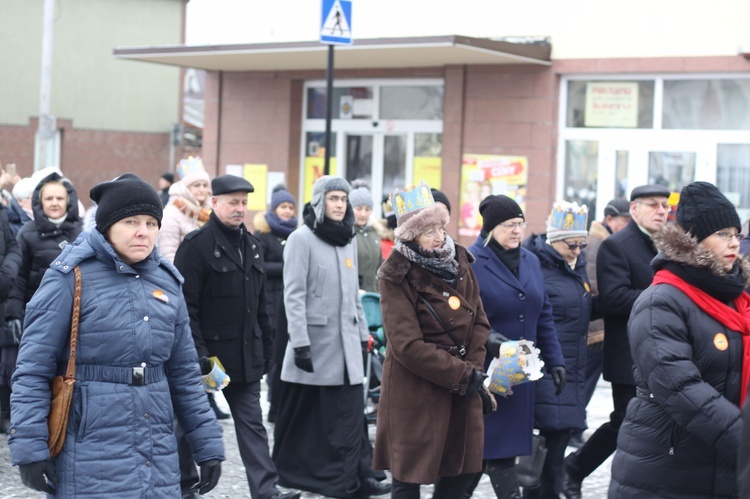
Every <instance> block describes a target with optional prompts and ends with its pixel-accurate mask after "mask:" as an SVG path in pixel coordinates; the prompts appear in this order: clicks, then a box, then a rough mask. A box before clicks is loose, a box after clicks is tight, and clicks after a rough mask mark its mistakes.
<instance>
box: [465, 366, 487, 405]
mask: <svg viewBox="0 0 750 499" xmlns="http://www.w3.org/2000/svg"><path fill="white" fill-rule="evenodd" d="M486 377H487V375H486V374H483V373H481V372H479V371H477V370H476V369H474V370H473V371H471V378H469V386H468V387H466V398H467V399H470V398H471V397H473V396H474V395H476V394H477V392H478V391H479V390H480V389H481V388H482V383H484V378H486Z"/></svg>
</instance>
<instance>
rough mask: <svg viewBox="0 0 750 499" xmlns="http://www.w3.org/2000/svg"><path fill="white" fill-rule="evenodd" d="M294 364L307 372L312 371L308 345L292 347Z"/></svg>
mask: <svg viewBox="0 0 750 499" xmlns="http://www.w3.org/2000/svg"><path fill="white" fill-rule="evenodd" d="M294 365H295V366H297V367H299V368H300V369H302V370H303V371H307V372H309V373H311V372H313V371H314V369H313V364H312V352H310V347H297V348H295V349H294Z"/></svg>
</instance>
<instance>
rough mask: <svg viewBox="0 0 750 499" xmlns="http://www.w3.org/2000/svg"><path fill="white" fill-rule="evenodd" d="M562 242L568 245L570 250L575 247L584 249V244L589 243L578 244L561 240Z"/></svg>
mask: <svg viewBox="0 0 750 499" xmlns="http://www.w3.org/2000/svg"><path fill="white" fill-rule="evenodd" d="M563 242H564V243H565V244H567V245H568V249H569V250H570V251H575V250H577V249H580V250H583V249H586V246H588V245H589V243H578V244H576V243H572V244H571V243H569V242H568V241H563Z"/></svg>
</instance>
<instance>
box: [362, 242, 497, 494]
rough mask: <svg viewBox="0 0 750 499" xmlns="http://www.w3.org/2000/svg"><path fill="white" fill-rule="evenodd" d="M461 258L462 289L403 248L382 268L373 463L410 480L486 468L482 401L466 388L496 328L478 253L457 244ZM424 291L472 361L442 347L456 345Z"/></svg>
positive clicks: (428, 479)
mask: <svg viewBox="0 0 750 499" xmlns="http://www.w3.org/2000/svg"><path fill="white" fill-rule="evenodd" d="M456 258H457V260H458V263H459V267H458V281H457V284H456V287H455V288H453V287H451V286H449V285H448V284H446V283H445V282H444V281H443V280H442V279H440V278H438V277H437V276H435V275H434V274H432V273H430V272H429V271H427V270H425V269H424V268H422V267H421V266H419V265H417V264H415V263H413V262H411V261H409V260H408V259H407V258H406V257H405V256H404V255H402V254H401V253H399V252H398V251H393V252H392V253H391V255H390V256H389V257H388V259H387V260H386V261H385V263H384V264H383V265H382V266H381V267H380V270H379V272H378V274H379V277H380V293H381V302H380V304H381V308H382V312H383V322H384V328H385V332H386V337H387V339H388V352H387V355H386V360H385V364H384V366H383V381H382V389H381V390H382V392H381V398H380V406H379V408H378V428H377V436H376V440H375V454H374V466H375V467H376V468H378V469H390V470H391V472H392V474H393V476H394V477H395V478H396V479H398V480H401V481H404V482H410V483H433V482H435V480H436V479H437V478H438V476H455V475H459V474H463V473H473V472H477V471H480V470H481V469H482V450H483V449H482V446H483V439H484V421H483V416H482V403H481V401H480V399H479V397H478V396H474V397H472V398H471V399H466V397H465V396H464V394H465V393H466V388H467V386H468V382H469V379H470V377H471V373H472V370H473V369H477V370H480V371H481V370H483V363H484V359H485V348H484V344H485V341H486V340H487V336H488V335H489V332H490V327H489V323H488V321H487V317H486V315H485V313H484V309H483V308H482V301H481V299H480V296H479V286H478V284H477V280H476V277H475V276H474V272H473V270H472V268H471V265H470V262H471V261H473V260H474V257H473V256H472V255H471V254H470V253H469V252H468V251H467V250H466V248H464V247H463V246H460V245H459V244H456ZM419 294H421V295H422V296H424V297H425V298H426V299H427V301H428V302H429V303H430V304H431V305H432V307H433V308H434V309H435V312H436V313H437V314H438V316H439V317H440V318H441V319H442V320H443V322H444V323H445V324H446V326H447V327H448V328H449V329H450V331H451V333H452V334H453V335H454V337H455V338H456V340H457V341H458V342H459V343H463V344H465V345H467V350H468V352H467V355H466V358H465V360H462V359H460V358H459V357H455V356H453V355H451V354H450V353H449V352H447V351H445V350H444V349H441V348H440V347H438V346H437V345H442V346H444V347H452V346H454V345H455V344H454V342H453V341H452V340H451V338H450V337H449V335H448V334H446V333H445V330H444V329H443V327H442V326H441V325H440V323H439V321H438V320H437V319H436V318H435V317H434V316H433V315H432V313H431V312H430V310H429V308H428V307H427V306H426V305H425V304H424V303H423V302H422V301H421V300H420V298H419Z"/></svg>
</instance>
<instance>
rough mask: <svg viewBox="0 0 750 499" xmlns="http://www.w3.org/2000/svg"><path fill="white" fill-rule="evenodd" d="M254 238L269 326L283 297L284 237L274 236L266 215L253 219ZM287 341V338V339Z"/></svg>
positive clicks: (272, 322) (273, 323) (274, 322)
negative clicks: (259, 256)
mask: <svg viewBox="0 0 750 499" xmlns="http://www.w3.org/2000/svg"><path fill="white" fill-rule="evenodd" d="M253 226H254V227H255V237H257V238H258V241H259V242H260V247H261V248H262V249H263V270H264V271H265V273H266V302H267V306H268V316H269V317H270V320H271V324H272V325H274V326H275V325H276V313H277V312H278V307H279V304H280V302H281V301H282V300H283V297H284V246H285V245H286V237H282V236H279V235H277V234H275V233H274V232H273V231H272V230H271V227H270V226H269V225H268V222H266V214H265V213H258V214H257V215H255V218H254V219H253ZM287 339H288V338H287Z"/></svg>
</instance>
